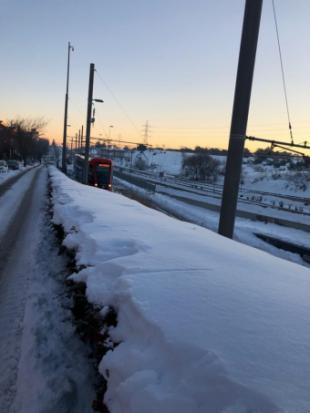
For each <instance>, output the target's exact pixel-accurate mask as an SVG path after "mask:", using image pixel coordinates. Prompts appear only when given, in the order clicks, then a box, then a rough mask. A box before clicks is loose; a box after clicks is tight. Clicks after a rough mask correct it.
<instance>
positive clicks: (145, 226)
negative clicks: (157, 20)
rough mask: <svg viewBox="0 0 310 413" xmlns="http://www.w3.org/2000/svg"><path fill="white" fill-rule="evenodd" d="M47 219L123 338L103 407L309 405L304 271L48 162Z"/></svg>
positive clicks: (309, 289)
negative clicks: (50, 214) (112, 313)
mask: <svg viewBox="0 0 310 413" xmlns="http://www.w3.org/2000/svg"><path fill="white" fill-rule="evenodd" d="M51 176H52V183H53V190H54V192H53V202H54V222H55V223H56V224H61V225H62V226H63V227H64V230H65V233H66V234H67V236H66V238H65V239H64V244H65V246H66V247H67V248H70V249H74V250H75V251H76V260H77V264H78V265H80V266H86V268H84V269H82V270H81V271H80V272H79V273H78V274H75V275H74V279H75V280H77V281H84V282H85V283H86V284H87V290H86V293H87V297H88V299H89V301H90V302H92V303H94V304H96V305H99V306H101V307H103V308H106V307H107V306H112V307H113V308H114V309H115V310H116V311H117V314H118V324H117V326H116V327H115V328H111V329H110V337H111V338H112V340H113V341H115V342H120V344H119V345H118V346H117V347H116V348H115V349H114V350H113V351H110V352H108V353H107V354H106V355H105V356H104V357H103V359H102V361H101V364H100V366H99V368H100V372H101V373H102V374H103V375H105V377H106V378H107V379H108V390H107V393H106V395H105V402H106V404H107V406H108V407H109V409H110V412H111V413H121V412H122V413H123V412H125V411H126V412H127V413H153V412H154V413H155V412H156V413H157V412H158V411H161V413H176V412H178V413H196V412H197V413H198V412H203V413H207V412H209V413H216V412H225V413H235V412H238V413H241V412H242V413H243V412H248V411H253V412H254V411H255V412H264V413H265V412H266V413H267V412H280V411H287V412H291V413H293V412H294V413H297V412H298V413H308V412H309V406H310V391H309V383H310V359H309V354H310V329H309V321H308V320H309V319H310V300H309V295H310V272H309V270H308V269H306V268H304V267H301V266H299V265H296V264H293V263H290V262H287V261H284V260H281V259H278V258H275V257H273V256H271V255H269V254H266V253H264V252H262V251H258V250H256V249H253V248H250V247H247V246H245V245H242V244H239V243H237V242H234V241H231V240H228V239H225V238H223V237H220V236H219V235H217V234H215V233H212V232H211V231H209V230H207V229H204V228H201V227H198V226H195V225H193V224H189V223H184V222H180V221H177V220H175V219H173V218H170V217H168V216H166V215H163V214H161V213H160V212H158V211H154V210H152V209H148V208H146V207H144V206H142V205H140V204H139V203H137V202H135V201H132V200H129V199H127V198H125V197H124V196H122V195H119V194H113V193H110V192H107V191H102V190H98V189H95V188H92V187H88V186H83V185H81V184H79V183H76V182H74V181H72V180H70V179H68V178H66V177H65V176H64V175H63V174H61V173H60V172H59V171H57V170H56V169H54V168H51Z"/></svg>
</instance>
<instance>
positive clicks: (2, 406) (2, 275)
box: [0, 170, 40, 412]
mask: <svg viewBox="0 0 310 413" xmlns="http://www.w3.org/2000/svg"><path fill="white" fill-rule="evenodd" d="M39 171H40V170H37V171H36V173H35V174H34V176H33V178H32V180H31V181H30V183H29V187H28V189H27V190H26V192H25V194H24V195H23V198H22V201H21V203H20V206H19V208H18V210H17V212H16V214H15V215H14V217H13V219H12V220H11V222H10V224H9V226H8V228H7V231H6V233H5V235H4V236H3V237H2V240H1V248H0V412H9V407H10V404H11V402H12V400H13V398H14V394H15V383H16V377H17V366H18V361H19V352H20V348H19V347H20V337H21V335H22V324H23V315H24V306H25V298H26V289H27V284H28V282H27V281H28V274H27V273H26V270H27V264H28V262H27V258H26V261H24V262H23V263H21V264H22V265H16V260H17V259H18V258H19V249H20V245H18V244H19V243H20V241H21V238H22V231H23V229H24V227H25V224H26V221H27V216H28V214H29V213H30V212H29V211H30V209H31V200H32V196H33V192H34V187H35V183H36V180H37V177H38V173H39ZM14 267H15V270H14V271H12V268H14Z"/></svg>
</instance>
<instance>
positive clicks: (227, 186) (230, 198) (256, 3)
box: [218, 0, 263, 238]
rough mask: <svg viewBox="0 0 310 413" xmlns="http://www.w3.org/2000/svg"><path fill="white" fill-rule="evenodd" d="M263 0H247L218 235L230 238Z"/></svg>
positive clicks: (231, 235)
mask: <svg viewBox="0 0 310 413" xmlns="http://www.w3.org/2000/svg"><path fill="white" fill-rule="evenodd" d="M262 4H263V0H246V4H245V12H244V19H243V29H242V37H241V45H240V54H239V63H238V71H237V79H236V86H235V97H234V105H233V113H232V120H231V129H230V138H229V147H228V154H227V161H226V172H225V181H224V189H223V197H222V206H221V214H220V222H219V229H218V232H219V234H221V235H224V236H225V237H228V238H232V237H233V233H234V224H235V216H236V209H237V202H238V191H239V182H240V176H241V168H242V156H243V148H244V141H245V136H246V128H247V122H248V114H249V107H250V98H251V90H252V80H253V73H254V66H255V56H256V48H257V41H258V33H259V26H260V18H261V11H262Z"/></svg>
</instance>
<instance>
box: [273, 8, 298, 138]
mask: <svg viewBox="0 0 310 413" xmlns="http://www.w3.org/2000/svg"><path fill="white" fill-rule="evenodd" d="M272 10H273V18H274V23H275V28H276V34H277V43H278V50H279V57H280V64H281V74H282V84H283V91H284V98H285V105H286V113H287V120H288V128H289V132H290V138H291V143H294V137H293V130H292V124H291V117H290V111H289V106H288V98H287V87H286V80H285V73H284V64H283V58H282V50H281V44H280V36H279V27H278V19H277V13H276V6H275V0H272Z"/></svg>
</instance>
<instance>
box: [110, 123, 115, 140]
mask: <svg viewBox="0 0 310 413" xmlns="http://www.w3.org/2000/svg"><path fill="white" fill-rule="evenodd" d="M112 128H114V126H113V125H110V126H109V139H110V140H111V134H112Z"/></svg>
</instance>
